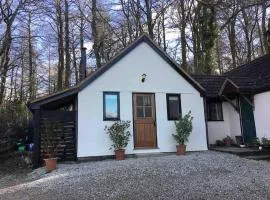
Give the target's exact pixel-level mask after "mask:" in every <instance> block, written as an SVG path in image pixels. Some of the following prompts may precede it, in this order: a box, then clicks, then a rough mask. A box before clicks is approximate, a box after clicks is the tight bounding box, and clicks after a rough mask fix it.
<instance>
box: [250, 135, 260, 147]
mask: <svg viewBox="0 0 270 200" xmlns="http://www.w3.org/2000/svg"><path fill="white" fill-rule="evenodd" d="M251 145H253V146H259V145H260V139H259V138H258V137H254V138H252V140H251Z"/></svg>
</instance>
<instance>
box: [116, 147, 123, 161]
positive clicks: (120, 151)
mask: <svg viewBox="0 0 270 200" xmlns="http://www.w3.org/2000/svg"><path fill="white" fill-rule="evenodd" d="M114 152H115V159H116V160H125V149H117V150H115V151H114Z"/></svg>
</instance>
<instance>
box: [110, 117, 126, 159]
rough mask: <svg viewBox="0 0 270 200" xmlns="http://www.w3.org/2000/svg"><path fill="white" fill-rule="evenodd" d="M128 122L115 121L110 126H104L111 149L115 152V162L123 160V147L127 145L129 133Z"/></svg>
mask: <svg viewBox="0 0 270 200" xmlns="http://www.w3.org/2000/svg"><path fill="white" fill-rule="evenodd" d="M129 127H130V121H116V122H114V123H113V124H112V125H111V126H105V131H106V132H107V134H109V137H110V139H111V141H112V148H113V149H114V152H115V157H116V160H124V159H125V149H124V148H125V147H126V146H127V145H128V142H129V137H130V131H129V130H128V129H129Z"/></svg>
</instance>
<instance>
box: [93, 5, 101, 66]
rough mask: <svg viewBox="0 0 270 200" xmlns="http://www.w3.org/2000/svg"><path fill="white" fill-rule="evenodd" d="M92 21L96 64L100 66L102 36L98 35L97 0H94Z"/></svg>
mask: <svg viewBox="0 0 270 200" xmlns="http://www.w3.org/2000/svg"><path fill="white" fill-rule="evenodd" d="M91 10H92V23H91V27H92V37H93V40H94V44H93V49H94V54H95V57H96V65H97V67H98V68H100V67H101V56H100V51H99V49H100V41H99V40H100V38H99V35H98V31H97V1H96V0H92V9H91Z"/></svg>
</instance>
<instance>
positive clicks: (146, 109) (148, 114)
mask: <svg viewBox="0 0 270 200" xmlns="http://www.w3.org/2000/svg"><path fill="white" fill-rule="evenodd" d="M144 112H145V117H152V107H151V106H147V107H144Z"/></svg>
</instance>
